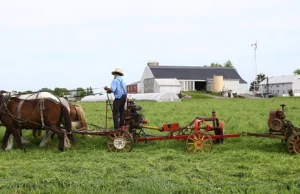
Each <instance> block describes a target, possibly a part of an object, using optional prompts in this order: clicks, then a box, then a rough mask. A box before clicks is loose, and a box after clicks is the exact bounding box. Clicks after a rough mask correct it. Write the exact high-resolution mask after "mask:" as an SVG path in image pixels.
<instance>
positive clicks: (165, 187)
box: [0, 98, 300, 193]
mask: <svg viewBox="0 0 300 194" xmlns="http://www.w3.org/2000/svg"><path fill="white" fill-rule="evenodd" d="M282 103H284V104H286V105H287V107H286V115H287V119H289V120H291V121H292V122H293V124H294V125H295V126H300V119H299V116H300V98H272V99H257V100H251V99H226V100H224V99H192V100H184V101H182V102H178V103H157V102H146V101H144V102H139V101H137V104H139V105H141V106H142V107H143V114H144V115H145V117H146V119H147V120H148V121H149V124H150V125H153V126H161V125H162V124H164V123H172V122H179V123H180V125H186V124H187V123H188V122H190V121H191V120H193V119H194V117H196V116H202V117H209V116H211V111H212V110H215V111H216V113H217V117H218V118H219V119H220V120H224V121H225V132H226V133H241V132H267V131H268V126H267V120H268V117H269V111H270V109H279V108H280V107H279V105H280V104H282ZM80 104H81V105H82V106H83V108H84V110H85V113H86V118H87V120H88V122H90V123H93V124H96V125H100V126H104V123H105V121H104V118H105V103H80ZM109 122H110V126H112V121H111V120H110V121H109ZM0 130H1V132H0V135H1V137H3V131H4V128H3V127H2V128H1V129H0ZM147 132H148V133H151V131H149V130H148V131H147ZM155 134H156V135H157V134H160V133H158V132H156V133H155ZM161 134H162V135H165V133H161ZM24 136H25V137H26V138H29V139H32V143H31V144H28V145H26V148H27V152H26V153H25V152H23V151H20V150H18V149H17V148H14V149H13V150H11V151H8V152H3V151H1V152H0V162H1V165H0V180H1V181H0V193H300V168H299V162H300V156H298V155H290V154H288V153H287V150H286V148H285V145H283V144H282V143H281V141H280V140H278V139H267V138H256V137H240V138H234V139H226V140H225V142H224V144H218V145H214V148H213V150H212V152H211V153H204V154H195V155H190V154H188V153H187V152H186V150H185V145H184V141H177V140H173V141H157V142H154V143H147V144H145V143H138V144H136V145H135V147H134V149H133V151H132V152H130V153H109V152H107V149H106V145H105V140H106V139H105V137H98V136H95V137H92V138H89V139H84V138H82V137H81V136H80V135H76V140H77V145H75V146H73V147H72V148H71V149H69V150H67V151H66V152H63V153H60V152H59V151H58V150H57V138H55V139H54V141H53V142H51V144H50V145H49V147H48V148H45V149H41V148H39V147H38V144H39V142H40V140H36V139H33V138H32V137H31V131H26V132H25V135H24Z"/></svg>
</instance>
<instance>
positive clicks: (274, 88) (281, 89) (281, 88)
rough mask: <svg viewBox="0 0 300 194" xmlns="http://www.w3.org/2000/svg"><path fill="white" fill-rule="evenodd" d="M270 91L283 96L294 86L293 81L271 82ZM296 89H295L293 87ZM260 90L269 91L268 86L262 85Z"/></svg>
mask: <svg viewBox="0 0 300 194" xmlns="http://www.w3.org/2000/svg"><path fill="white" fill-rule="evenodd" d="M268 87H269V93H272V94H275V95H277V96H282V95H283V94H288V90H290V89H292V88H293V84H292V83H284V84H269V85H268ZM293 90H294V89H293ZM259 91H260V92H262V93H267V92H268V90H267V86H266V85H260V90H259Z"/></svg>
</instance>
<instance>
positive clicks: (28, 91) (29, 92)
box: [18, 90, 33, 94]
mask: <svg viewBox="0 0 300 194" xmlns="http://www.w3.org/2000/svg"><path fill="white" fill-rule="evenodd" d="M18 93H19V94H32V93H33V92H32V91H31V90H26V91H24V92H18Z"/></svg>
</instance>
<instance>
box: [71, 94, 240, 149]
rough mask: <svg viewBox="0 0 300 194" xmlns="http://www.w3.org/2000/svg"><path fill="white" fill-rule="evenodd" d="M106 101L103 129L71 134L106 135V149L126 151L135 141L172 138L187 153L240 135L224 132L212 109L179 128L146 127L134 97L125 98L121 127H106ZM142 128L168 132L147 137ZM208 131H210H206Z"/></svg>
mask: <svg viewBox="0 0 300 194" xmlns="http://www.w3.org/2000/svg"><path fill="white" fill-rule="evenodd" d="M109 102H110V101H109V100H107V101H106V122H105V123H106V126H105V129H103V130H92V131H74V133H79V134H90V135H101V136H106V137H107V148H108V150H109V151H110V152H130V151H131V150H132V149H133V147H134V144H135V143H137V142H148V141H155V140H174V139H176V140H185V145H186V149H187V151H188V153H197V152H210V151H211V150H212V147H213V143H222V142H223V141H224V139H225V138H233V137H239V136H240V134H224V122H223V121H219V119H218V118H217V116H216V112H215V111H213V112H212V117H209V118H203V117H196V118H195V119H194V120H193V121H191V122H190V123H189V124H188V125H186V126H184V127H180V126H179V123H168V124H163V125H162V126H161V127H156V126H149V125H147V124H148V122H147V121H146V120H145V118H144V115H143V114H141V113H140V111H141V110H142V107H141V106H138V105H136V104H135V100H134V99H127V102H126V116H125V121H124V122H125V127H124V129H120V130H115V131H114V130H110V129H108V127H107V119H108V105H109V104H110V103H109ZM144 129H151V130H156V131H160V132H168V134H167V135H164V136H150V135H148V134H146V132H145V130H144ZM212 131H213V132H214V134H209V132H212Z"/></svg>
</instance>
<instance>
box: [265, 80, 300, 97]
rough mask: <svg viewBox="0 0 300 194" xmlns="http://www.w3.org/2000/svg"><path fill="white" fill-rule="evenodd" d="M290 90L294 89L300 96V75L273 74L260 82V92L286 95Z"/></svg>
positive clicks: (295, 93) (296, 94)
mask: <svg viewBox="0 0 300 194" xmlns="http://www.w3.org/2000/svg"><path fill="white" fill-rule="evenodd" d="M288 90H292V91H293V93H294V95H295V96H300V75H283V76H272V77H268V78H267V79H265V80H264V81H262V82H261V83H260V84H259V92H260V93H272V94H275V95H277V96H285V95H288V94H289V92H288Z"/></svg>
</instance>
